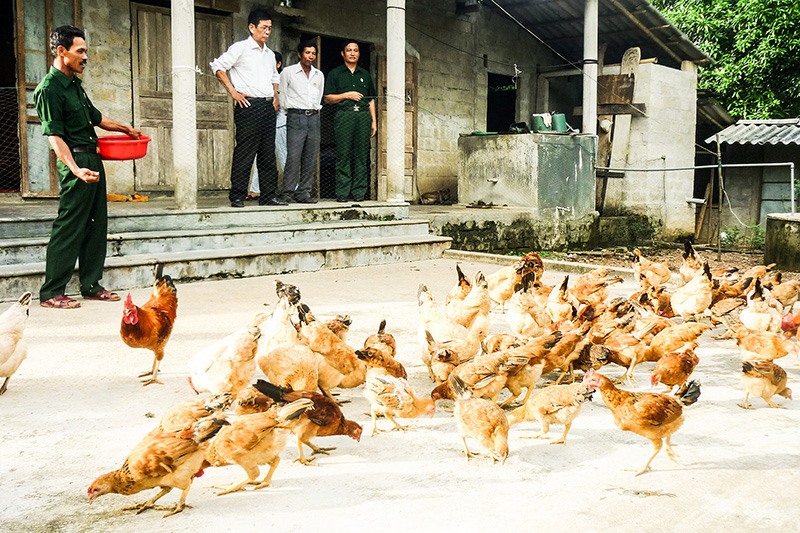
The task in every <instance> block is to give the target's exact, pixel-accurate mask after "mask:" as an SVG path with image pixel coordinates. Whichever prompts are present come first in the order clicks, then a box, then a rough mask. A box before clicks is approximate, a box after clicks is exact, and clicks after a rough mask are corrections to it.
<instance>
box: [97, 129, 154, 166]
mask: <svg viewBox="0 0 800 533" xmlns="http://www.w3.org/2000/svg"><path fill="white" fill-rule="evenodd" d="M149 143H150V137H148V136H147V135H142V136H141V137H139V138H138V139H134V138H133V137H128V136H127V135H106V136H104V137H100V138H98V139H97V152H98V153H99V154H100V157H102V158H103V159H110V160H112V161H125V160H128V159H139V158H141V157H144V156H145V155H146V154H147V145H148V144H149Z"/></svg>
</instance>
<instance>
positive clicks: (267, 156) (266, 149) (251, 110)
mask: <svg viewBox="0 0 800 533" xmlns="http://www.w3.org/2000/svg"><path fill="white" fill-rule="evenodd" d="M248 100H249V101H250V106H249V107H239V106H238V105H234V108H233V122H234V124H235V125H236V147H235V148H234V149H233V162H232V164H231V191H230V193H229V194H228V198H229V199H230V201H231V202H240V201H243V200H244V199H245V197H246V196H247V190H248V188H249V187H248V186H249V185H250V170H251V169H252V168H253V160H254V159H256V156H258V158H257V159H256V165H257V168H258V186H259V190H260V191H261V199H263V200H267V199H269V198H272V197H273V196H275V189H276V188H277V187H278V168H277V167H276V166H275V108H274V107H273V105H272V98H248Z"/></svg>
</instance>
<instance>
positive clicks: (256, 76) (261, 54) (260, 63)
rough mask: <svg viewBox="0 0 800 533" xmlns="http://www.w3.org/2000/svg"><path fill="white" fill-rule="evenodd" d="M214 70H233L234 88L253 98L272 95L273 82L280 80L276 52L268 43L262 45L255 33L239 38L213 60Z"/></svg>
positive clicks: (231, 73) (212, 69)
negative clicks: (254, 35)
mask: <svg viewBox="0 0 800 533" xmlns="http://www.w3.org/2000/svg"><path fill="white" fill-rule="evenodd" d="M210 65H211V71H212V72H214V74H216V73H217V72H218V71H220V70H226V71H230V72H229V74H228V76H229V77H230V79H231V84H233V88H234V89H236V90H237V91H239V92H240V93H242V94H248V95H250V96H253V97H261V98H272V97H273V96H274V94H275V91H274V89H273V86H272V84H273V83H275V84H277V83H279V82H280V76H279V75H278V68H277V66H276V63H275V54H274V53H273V52H272V50H270V49H269V48H267V45H264V46H263V47H262V46H259V44H258V43H257V42H256V41H255V39H253V37H252V36H250V37H248V38H247V39H245V40H243V41H237V42H235V43H233V44H232V45H231V47H230V48H228V50H227V51H226V52H224V53H223V54H222V55H221V56H219V57H218V58H216V59H215V60H214V61H212V62H211V63H210Z"/></svg>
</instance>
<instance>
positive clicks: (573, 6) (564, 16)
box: [483, 0, 711, 67]
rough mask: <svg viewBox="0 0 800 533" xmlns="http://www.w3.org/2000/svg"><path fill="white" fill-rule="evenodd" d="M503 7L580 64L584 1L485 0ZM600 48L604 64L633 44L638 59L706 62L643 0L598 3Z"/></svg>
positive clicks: (671, 63)
mask: <svg viewBox="0 0 800 533" xmlns="http://www.w3.org/2000/svg"><path fill="white" fill-rule="evenodd" d="M495 2H496V3H497V4H498V5H500V6H502V7H503V9H505V10H507V11H508V12H509V13H510V14H511V15H512V16H513V17H514V18H516V19H517V20H518V21H519V22H521V23H522V24H524V25H525V26H526V27H527V28H528V29H529V30H531V31H532V32H533V33H535V34H536V35H537V36H539V37H540V38H541V39H542V40H543V41H544V42H545V43H547V44H548V45H549V46H551V47H553V49H555V50H556V51H557V52H558V53H559V54H560V55H562V56H564V58H566V59H567V61H569V62H571V63H575V64H576V65H577V64H581V61H582V60H583V11H584V4H585V0H484V1H483V4H484V5H489V6H491V7H493V8H495V9H496V6H494V5H493V4H494V3H495ZM598 17H599V20H598V25H599V27H598V30H599V41H600V44H601V45H603V44H605V45H606V52H605V63H606V64H612V63H619V62H620V61H621V60H622V55H623V54H624V53H625V50H627V49H628V48H632V47H635V46H638V47H639V48H641V50H642V57H643V58H650V57H657V58H658V60H659V63H662V64H665V65H668V66H672V67H680V63H681V62H682V61H692V62H694V63H696V64H698V65H708V64H710V63H711V59H709V57H708V56H707V55H706V54H705V53H703V52H702V51H701V50H700V49H699V48H697V46H695V44H694V43H693V42H692V41H690V40H689V39H688V38H687V37H686V36H685V35H684V34H683V33H681V31H680V30H678V29H677V28H675V27H674V26H672V25H671V24H670V23H669V22H668V21H667V19H666V18H664V16H663V15H662V14H661V12H659V11H658V10H657V9H656V8H655V7H653V6H652V5H650V3H649V2H646V1H645V0H599V5H598Z"/></svg>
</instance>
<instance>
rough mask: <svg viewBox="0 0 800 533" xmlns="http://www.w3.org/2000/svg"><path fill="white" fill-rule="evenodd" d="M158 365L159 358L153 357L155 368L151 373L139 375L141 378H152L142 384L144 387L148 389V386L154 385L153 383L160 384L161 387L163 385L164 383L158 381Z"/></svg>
mask: <svg viewBox="0 0 800 533" xmlns="http://www.w3.org/2000/svg"><path fill="white" fill-rule="evenodd" d="M158 363H159V359H158V356H155V357H153V368H152V369H151V370H150V372H143V373H141V374H139V377H140V378H143V377H145V376H150V379H147V380H145V381H143V382H142V386H144V387H146V386H147V385H152V384H153V383H158V384H159V385H163V384H164V383H163V382H161V381H159V380H158Z"/></svg>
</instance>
